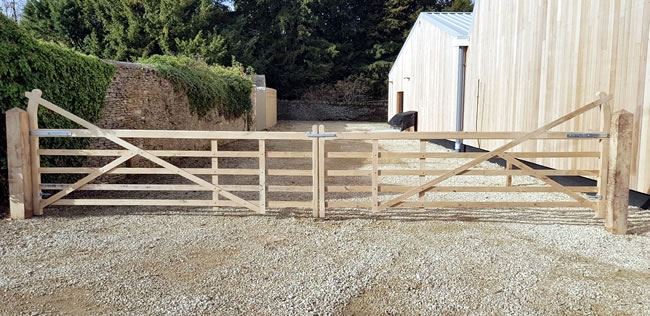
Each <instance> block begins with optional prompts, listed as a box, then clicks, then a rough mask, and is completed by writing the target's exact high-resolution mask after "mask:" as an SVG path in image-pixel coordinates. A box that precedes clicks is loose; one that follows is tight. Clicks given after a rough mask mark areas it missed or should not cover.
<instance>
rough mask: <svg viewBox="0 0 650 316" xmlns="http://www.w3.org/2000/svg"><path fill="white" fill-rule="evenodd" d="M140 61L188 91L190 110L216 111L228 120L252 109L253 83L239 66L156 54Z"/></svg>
mask: <svg viewBox="0 0 650 316" xmlns="http://www.w3.org/2000/svg"><path fill="white" fill-rule="evenodd" d="M140 63H143V64H148V65H151V66H153V67H154V68H155V69H156V70H157V71H158V73H159V74H160V75H161V76H162V77H164V78H165V79H167V80H169V81H170V82H171V83H172V85H173V86H174V89H175V90H176V91H178V92H182V93H185V94H187V97H188V99H189V103H190V109H191V110H192V112H193V113H196V114H198V115H199V116H204V115H205V114H207V113H208V112H210V111H212V110H216V111H217V112H218V113H219V114H220V115H221V116H224V117H225V118H226V119H235V118H239V117H242V116H244V115H245V114H247V113H248V112H250V111H251V108H252V104H251V98H250V95H251V91H252V88H253V82H252V80H251V79H250V78H249V77H248V76H247V75H246V74H245V72H244V70H243V67H241V66H239V65H235V66H232V67H224V66H220V65H208V64H206V63H205V62H203V61H199V60H195V59H192V58H189V57H182V56H167V55H165V56H162V55H154V56H151V57H148V58H145V59H141V60H140Z"/></svg>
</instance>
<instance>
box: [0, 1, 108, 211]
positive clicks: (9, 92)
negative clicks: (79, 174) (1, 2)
mask: <svg viewBox="0 0 650 316" xmlns="http://www.w3.org/2000/svg"><path fill="white" fill-rule="evenodd" d="M114 71H115V69H114V66H112V65H109V64H106V63H104V62H102V61H101V60H99V59H97V58H95V57H91V56H86V55H82V54H79V53H77V52H74V51H73V50H71V49H68V48H65V47H62V46H59V45H57V44H52V43H46V42H42V41H39V40H36V39H34V38H33V37H31V36H30V35H29V34H28V33H27V32H26V31H24V30H23V29H22V28H21V27H19V26H18V25H17V24H16V23H14V22H13V21H11V20H9V19H7V18H6V17H5V16H4V15H2V14H0V110H1V112H2V113H3V116H4V112H5V111H7V110H8V109H11V108H14V107H18V108H23V109H24V108H25V107H26V106H27V99H26V98H25V96H24V93H25V91H30V90H32V89H40V90H42V91H43V98H45V99H47V100H49V101H52V102H53V103H54V104H57V105H59V106H61V107H62V108H64V109H67V110H69V111H70V112H72V113H75V114H76V115H78V116H80V117H82V118H84V119H87V120H88V121H90V122H94V121H96V120H98V119H99V116H100V113H101V110H102V106H103V102H104V96H105V95H106V89H107V88H108V85H109V84H110V82H111V78H112V76H113V73H114ZM40 111H41V112H39V118H40V121H39V124H40V126H42V127H47V128H76V127H77V125H76V124H74V123H72V122H70V121H69V120H67V119H65V118H63V117H62V116H60V115H57V114H54V113H51V112H49V111H48V110H47V109H44V108H42V107H41V109H40ZM0 121H1V123H0V129H1V130H0V133H2V136H0V169H2V170H1V172H0V178H2V179H0V186H1V187H0V191H1V192H2V193H0V202H1V203H0V209H2V208H3V206H5V205H6V201H7V181H6V179H7V156H6V152H7V142H6V124H5V118H4V117H3V118H2V119H1V120H0ZM83 141H84V139H81V138H74V139H72V138H68V139H61V138H58V139H54V138H50V139H44V140H43V146H47V147H49V148H61V147H64V146H67V147H68V148H78V147H80V146H83ZM44 163H47V161H45V162H44Z"/></svg>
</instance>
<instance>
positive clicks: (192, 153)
mask: <svg viewBox="0 0 650 316" xmlns="http://www.w3.org/2000/svg"><path fill="white" fill-rule="evenodd" d="M214 141H215V140H213V142H214ZM127 152H128V150H117V149H41V150H39V153H40V154H41V155H42V156H100V157H102V156H106V157H115V156H122V155H124V154H125V153H127ZM149 152H150V153H152V154H154V155H156V156H158V157H195V158H200V157H206V158H212V157H223V158H227V157H234V158H257V157H259V153H258V152H256V151H218V152H212V151H197V150H149Z"/></svg>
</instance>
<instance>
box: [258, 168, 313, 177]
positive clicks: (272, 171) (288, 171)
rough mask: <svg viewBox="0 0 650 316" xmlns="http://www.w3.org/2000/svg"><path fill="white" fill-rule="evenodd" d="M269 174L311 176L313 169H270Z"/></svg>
mask: <svg viewBox="0 0 650 316" xmlns="http://www.w3.org/2000/svg"><path fill="white" fill-rule="evenodd" d="M268 175H269V176H292V177H311V170H293V169H269V170H268Z"/></svg>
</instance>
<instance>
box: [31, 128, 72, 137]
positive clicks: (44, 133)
mask: <svg viewBox="0 0 650 316" xmlns="http://www.w3.org/2000/svg"><path fill="white" fill-rule="evenodd" d="M30 134H31V135H32V136H36V137H71V136H72V132H71V131H67V130H38V129H37V130H35V131H31V132H30Z"/></svg>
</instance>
